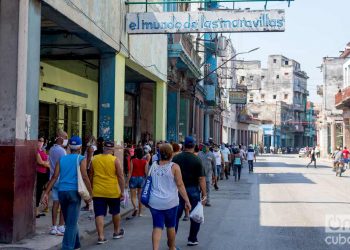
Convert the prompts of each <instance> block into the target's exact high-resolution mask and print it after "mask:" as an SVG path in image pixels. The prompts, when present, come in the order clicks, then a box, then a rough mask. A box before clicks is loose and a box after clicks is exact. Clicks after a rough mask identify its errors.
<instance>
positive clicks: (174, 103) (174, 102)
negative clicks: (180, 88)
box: [167, 91, 179, 142]
mask: <svg viewBox="0 0 350 250" xmlns="http://www.w3.org/2000/svg"><path fill="white" fill-rule="evenodd" d="M177 108H178V93H177V92H173V91H168V103H167V110H168V116H167V140H168V141H175V142H177V141H178V140H179V136H178V135H179V131H178V120H177V117H178V109H177Z"/></svg>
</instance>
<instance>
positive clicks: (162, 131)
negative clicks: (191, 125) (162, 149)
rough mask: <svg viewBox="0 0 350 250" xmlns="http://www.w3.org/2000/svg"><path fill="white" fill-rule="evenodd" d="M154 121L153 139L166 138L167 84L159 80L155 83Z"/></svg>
mask: <svg viewBox="0 0 350 250" xmlns="http://www.w3.org/2000/svg"><path fill="white" fill-rule="evenodd" d="M154 100H155V109H154V111H155V112H154V116H155V123H154V135H155V140H156V141H160V140H165V138H166V117H167V110H166V108H167V85H166V83H165V82H162V81H159V82H156V83H155V98H154Z"/></svg>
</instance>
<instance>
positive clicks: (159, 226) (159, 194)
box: [149, 143, 191, 250]
mask: <svg viewBox="0 0 350 250" xmlns="http://www.w3.org/2000/svg"><path fill="white" fill-rule="evenodd" d="M159 155H160V159H159V163H158V162H157V161H155V162H154V163H153V164H152V166H151V168H150V175H151V177H152V188H151V192H150V200H149V209H150V211H151V214H152V219H153V232H152V244H153V250H158V249H159V244H160V240H161V237H162V230H163V229H164V225H165V227H166V228H167V236H168V247H169V249H170V250H175V249H177V248H176V247H175V238H176V233H175V226H176V218H177V210H178V206H179V195H180V197H181V198H182V199H183V200H184V203H185V207H186V208H187V209H189V210H190V209H191V203H190V201H189V198H188V196H187V193H186V189H185V185H184V183H183V180H182V175H181V169H180V167H179V165H177V164H176V163H174V162H171V159H172V155H173V148H172V146H171V145H170V144H169V143H164V144H162V145H160V147H159Z"/></svg>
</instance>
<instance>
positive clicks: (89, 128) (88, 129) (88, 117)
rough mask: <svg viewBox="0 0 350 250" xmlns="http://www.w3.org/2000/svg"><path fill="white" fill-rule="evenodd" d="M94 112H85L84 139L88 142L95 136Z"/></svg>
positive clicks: (83, 121)
mask: <svg viewBox="0 0 350 250" xmlns="http://www.w3.org/2000/svg"><path fill="white" fill-rule="evenodd" d="M92 133H93V112H92V111H90V110H86V109H84V110H83V119H82V138H83V141H84V142H86V141H87V140H88V139H89V138H90V136H92V135H93V134H92Z"/></svg>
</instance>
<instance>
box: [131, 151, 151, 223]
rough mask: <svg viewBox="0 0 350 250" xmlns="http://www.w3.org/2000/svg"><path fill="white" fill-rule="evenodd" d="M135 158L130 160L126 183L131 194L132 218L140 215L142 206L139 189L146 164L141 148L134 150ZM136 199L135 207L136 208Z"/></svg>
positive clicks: (145, 171)
mask: <svg viewBox="0 0 350 250" xmlns="http://www.w3.org/2000/svg"><path fill="white" fill-rule="evenodd" d="M135 156H136V157H135V158H134V159H132V160H131V164H130V171H129V176H128V180H129V181H128V183H129V188H130V194H131V203H132V205H133V207H134V211H133V213H132V216H133V217H135V216H136V215H138V216H141V215H142V213H141V212H142V204H141V189H142V186H143V183H144V181H145V176H146V174H147V170H148V162H147V160H146V159H143V158H142V157H143V150H142V148H137V149H135ZM136 197H137V201H138V202H137V205H138V206H136Z"/></svg>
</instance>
